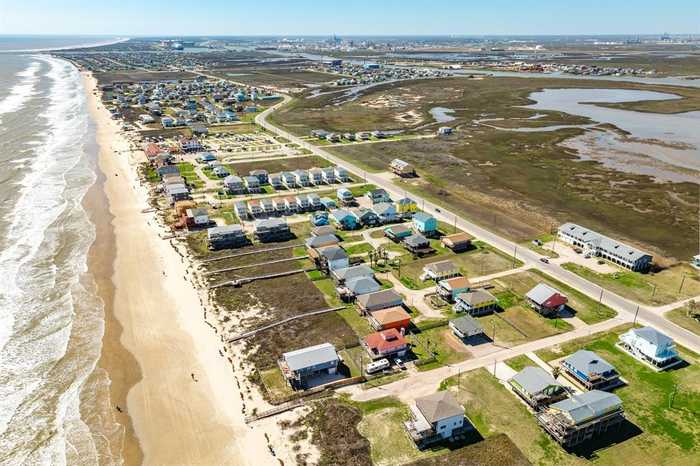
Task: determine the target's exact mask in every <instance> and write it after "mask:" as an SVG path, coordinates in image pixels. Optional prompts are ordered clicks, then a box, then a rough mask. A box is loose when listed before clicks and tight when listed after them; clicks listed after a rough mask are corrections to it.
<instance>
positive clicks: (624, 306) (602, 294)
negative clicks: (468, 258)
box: [255, 95, 700, 352]
mask: <svg viewBox="0 0 700 466" xmlns="http://www.w3.org/2000/svg"><path fill="white" fill-rule="evenodd" d="M290 100H291V97H289V96H287V95H285V96H284V99H283V101H282V102H280V103H278V104H276V105H274V106H272V107H270V108H269V109H267V110H265V111H264V112H262V113H261V114H260V115H258V116H257V117H256V118H255V121H256V123H257V124H259V125H260V126H262V127H263V128H265V129H266V130H268V131H270V132H272V133H274V134H277V135H278V136H281V137H283V138H286V139H288V140H289V141H290V142H292V143H294V144H298V145H299V146H301V147H304V148H306V149H308V150H310V151H311V152H312V153H314V154H315V155H318V156H320V157H323V158H324V159H326V160H328V161H330V162H332V163H334V164H336V165H338V166H341V167H343V168H345V169H347V170H348V171H350V172H351V173H354V174H355V175H356V176H358V177H361V178H364V179H365V180H366V181H367V182H368V183H372V184H374V185H376V186H379V187H381V188H384V189H385V190H387V191H388V192H389V193H390V194H392V195H393V196H396V197H403V196H404V190H403V189H401V188H400V187H399V186H396V185H395V184H394V183H392V182H391V181H389V180H387V179H385V178H383V177H381V176H379V175H377V174H374V173H367V172H366V171H365V170H362V169H361V168H359V167H357V166H356V165H354V164H352V163H350V162H348V161H346V160H343V159H341V158H339V157H336V156H334V155H333V154H331V153H329V152H327V151H325V150H323V148H321V147H318V146H315V145H313V144H311V143H309V142H307V141H305V140H303V139H301V138H299V137H298V136H295V135H293V134H291V133H289V132H288V131H285V130H283V129H281V128H278V127H277V126H275V125H273V124H271V123H269V122H268V121H267V117H268V116H269V115H270V114H271V113H272V112H274V111H275V110H277V109H278V108H279V107H281V106H283V105H286V104H287V103H288V102H289V101H290ZM411 197H412V198H413V199H414V200H415V201H416V202H418V204H419V205H421V206H422V208H423V210H424V211H426V212H428V213H430V214H431V215H433V216H434V217H435V218H437V219H439V220H442V221H444V222H446V223H450V224H455V223H456V225H457V227H458V228H460V229H462V230H464V231H466V232H468V233H470V234H472V235H474V236H475V237H477V238H479V239H482V240H484V241H486V242H487V243H489V244H491V245H492V246H494V247H496V248H497V249H499V250H501V251H503V252H504V253H506V254H509V255H513V254H515V256H516V257H517V258H518V259H520V260H521V261H523V262H525V263H526V264H531V265H532V266H533V267H535V268H537V269H539V270H541V271H543V272H545V273H547V274H548V275H551V276H552V277H555V278H556V279H557V280H559V281H561V282H563V283H565V284H567V285H569V286H570V287H572V288H574V289H576V290H578V291H580V292H581V293H583V294H585V295H587V296H589V297H590V298H592V299H594V300H596V301H600V302H601V303H603V304H605V305H607V306H609V307H611V308H612V309H614V310H615V311H617V312H618V314H619V317H620V318H621V319H624V320H627V321H632V320H633V319H634V318H635V316H636V319H637V322H640V323H642V324H645V325H651V326H652V327H655V328H657V329H659V330H660V331H662V332H664V333H666V334H667V335H668V336H670V337H671V338H673V339H674V340H676V341H677V342H678V343H679V344H681V345H683V346H685V347H687V348H690V349H692V350H694V351H697V352H700V338H699V337H698V336H697V335H695V334H694V333H692V332H689V331H688V330H686V329H684V328H682V327H680V326H678V325H676V324H674V323H673V322H670V321H669V320H667V319H665V318H664V317H663V314H662V312H660V311H659V310H658V309H657V308H653V307H648V306H643V305H639V304H637V303H635V302H632V301H630V300H628V299H626V298H623V297H622V296H619V295H617V294H615V293H613V292H611V291H608V290H604V289H602V288H601V287H600V286H598V285H596V284H594V283H592V282H590V281H588V280H586V279H585V278H582V277H580V276H578V275H576V274H574V273H572V272H569V271H568V270H565V269H562V268H561V267H560V266H558V265H556V264H551V263H549V264H546V263H543V262H541V261H540V259H541V258H542V257H543V256H541V255H539V254H537V253H535V252H534V251H532V250H530V249H528V248H525V247H522V246H521V245H518V244H517V243H514V242H512V241H510V240H508V239H506V238H503V237H502V236H500V235H497V234H495V233H493V232H491V231H489V230H486V229H484V228H482V227H480V226H479V225H476V224H474V223H472V222H470V221H468V220H466V219H464V218H462V217H460V216H459V215H457V214H455V213H453V212H451V211H450V210H448V209H446V208H444V207H442V206H438V205H436V204H433V203H432V202H430V201H428V200H426V199H424V198H422V197H420V196H418V195H416V194H414V193H411ZM679 305H680V304H679ZM664 310H668V306H666V307H664Z"/></svg>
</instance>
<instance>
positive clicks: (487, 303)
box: [452, 288, 498, 316]
mask: <svg viewBox="0 0 700 466" xmlns="http://www.w3.org/2000/svg"><path fill="white" fill-rule="evenodd" d="M497 307H498V298H496V297H495V296H494V295H492V294H491V293H489V292H488V291H486V290H484V289H481V288H476V289H473V290H469V291H467V292H466V293H460V294H458V295H457V298H456V299H455V304H454V306H452V309H453V310H454V311H455V312H466V313H467V314H469V315H470V316H482V315H485V314H490V313H491V312H493V311H495V310H496V308H497Z"/></svg>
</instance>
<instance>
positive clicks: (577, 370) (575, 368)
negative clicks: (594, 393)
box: [561, 350, 622, 390]
mask: <svg viewBox="0 0 700 466" xmlns="http://www.w3.org/2000/svg"><path fill="white" fill-rule="evenodd" d="M561 367H562V369H564V371H565V372H566V373H567V374H569V375H570V376H571V377H573V378H574V379H575V380H576V381H577V382H578V383H580V384H581V385H583V386H584V387H585V388H586V389H587V390H594V389H595V390H606V389H611V388H614V387H616V386H618V385H620V384H622V382H621V381H620V374H619V373H618V372H617V370H616V369H615V367H613V365H612V364H610V363H609V362H608V361H606V360H605V359H603V358H601V357H600V356H598V355H597V354H596V353H594V352H593V351H588V350H579V351H576V352H575V353H574V354H572V355H571V356H569V357H567V358H566V359H564V360H563V361H562V363H561Z"/></svg>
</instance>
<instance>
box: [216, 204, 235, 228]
mask: <svg viewBox="0 0 700 466" xmlns="http://www.w3.org/2000/svg"><path fill="white" fill-rule="evenodd" d="M211 217H214V218H216V217H220V218H222V219H224V222H226V225H231V224H234V223H241V221H240V219H239V218H238V217H237V216H236V214H235V213H234V211H233V208H222V209H218V210H213V211H212V215H211Z"/></svg>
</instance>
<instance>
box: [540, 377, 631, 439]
mask: <svg viewBox="0 0 700 466" xmlns="http://www.w3.org/2000/svg"><path fill="white" fill-rule="evenodd" d="M624 419H625V417H624V412H623V409H622V400H621V399H620V398H619V397H618V396H617V395H614V394H612V393H607V392H603V391H600V390H591V391H589V392H584V393H582V394H580V395H573V396H572V397H571V398H569V399H566V400H562V401H559V402H557V403H554V404H551V405H549V406H548V407H547V408H545V409H544V410H542V411H540V412H539V413H537V421H538V422H539V424H540V425H541V426H542V427H543V428H544V429H545V430H546V431H547V432H548V433H549V434H550V435H551V436H552V437H553V438H554V440H556V441H557V442H559V443H560V444H561V445H562V446H564V447H566V448H571V447H574V446H576V445H580V444H581V443H584V442H587V441H588V440H590V439H592V438H593V437H595V436H598V435H601V434H603V433H605V432H607V431H609V430H615V429H618V428H619V426H620V424H621V423H622V422H623V421H624Z"/></svg>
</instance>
